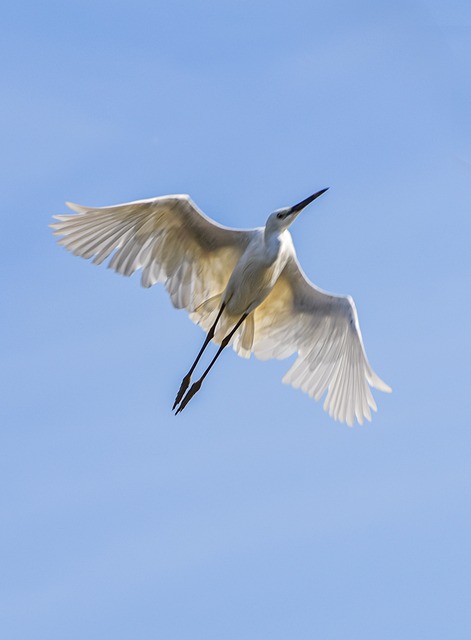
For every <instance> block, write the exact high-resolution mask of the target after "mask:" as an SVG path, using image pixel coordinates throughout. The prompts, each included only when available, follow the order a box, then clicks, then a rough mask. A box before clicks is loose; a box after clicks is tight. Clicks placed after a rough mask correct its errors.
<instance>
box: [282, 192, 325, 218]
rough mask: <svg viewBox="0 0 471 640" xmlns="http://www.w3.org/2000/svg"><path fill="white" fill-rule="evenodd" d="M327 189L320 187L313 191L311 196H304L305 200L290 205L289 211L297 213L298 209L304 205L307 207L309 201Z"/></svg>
mask: <svg viewBox="0 0 471 640" xmlns="http://www.w3.org/2000/svg"><path fill="white" fill-rule="evenodd" d="M328 188H329V187H327V189H328ZM327 189H321V190H320V191H318V192H317V193H314V194H313V195H312V196H309V198H306V199H305V200H302V201H301V202H298V204H295V205H294V207H291V211H290V213H299V211H301V210H302V209H304V207H307V205H308V204H311V202H312V201H313V200H315V199H316V198H318V197H319V196H321V195H322V194H323V193H325V192H326V191H327Z"/></svg>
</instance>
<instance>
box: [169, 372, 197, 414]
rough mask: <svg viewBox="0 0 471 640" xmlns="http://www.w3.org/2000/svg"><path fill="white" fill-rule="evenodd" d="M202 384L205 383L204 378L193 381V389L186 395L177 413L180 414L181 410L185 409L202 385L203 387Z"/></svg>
mask: <svg viewBox="0 0 471 640" xmlns="http://www.w3.org/2000/svg"><path fill="white" fill-rule="evenodd" d="M202 384H203V381H202V380H197V381H196V382H194V383H193V385H192V386H191V389H190V390H189V391H188V393H187V394H186V396H185V397H184V398H183V400H182V403H181V405H180V406H179V407H178V409H177V410H176V411H175V415H178V414H179V413H180V411H183V409H184V408H185V407H186V405H187V404H188V403H189V402H190V400H191V399H192V397H193V396H194V395H195V393H196V392H197V391H199V390H200V387H201V385H202Z"/></svg>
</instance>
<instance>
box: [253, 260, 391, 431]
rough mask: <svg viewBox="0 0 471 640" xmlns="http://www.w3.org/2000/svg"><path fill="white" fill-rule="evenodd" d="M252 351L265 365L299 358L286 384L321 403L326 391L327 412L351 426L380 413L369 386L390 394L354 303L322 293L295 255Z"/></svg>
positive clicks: (258, 313)
mask: <svg viewBox="0 0 471 640" xmlns="http://www.w3.org/2000/svg"><path fill="white" fill-rule="evenodd" d="M253 351H254V353H255V355H256V356H257V357H258V358H260V359H262V360H263V359H269V358H286V357H288V356H290V355H292V354H293V353H297V354H298V357H297V359H296V360H295V362H294V364H293V366H292V367H291V368H290V369H289V371H288V372H287V373H286V375H285V376H284V378H283V382H286V383H289V384H292V385H293V386H294V387H296V388H301V389H302V390H303V391H305V392H306V393H308V394H309V395H310V396H311V397H314V398H315V399H316V400H319V399H320V398H321V396H322V395H323V394H324V392H325V391H327V395H326V398H325V401H324V409H325V410H326V411H328V412H329V414H330V415H331V416H332V417H333V418H334V419H335V420H340V421H341V422H347V424H349V425H350V426H352V425H353V422H354V419H355V417H356V419H357V420H358V422H359V423H360V424H362V423H363V419H364V418H367V419H368V420H371V412H370V408H371V409H373V410H375V411H376V403H375V401H374V399H373V396H372V394H371V390H370V386H371V387H375V388H376V389H380V390H381V391H386V392H390V391H391V389H390V387H388V385H387V384H385V383H384V382H383V381H382V380H381V379H380V378H379V377H378V376H377V375H376V374H375V373H374V371H373V370H372V368H371V366H370V364H369V362H368V359H367V357H366V353H365V349H364V346H363V340H362V337H361V332H360V325H359V323H358V315H357V311H356V308H355V303H354V302H353V299H352V298H351V297H350V296H336V295H331V294H328V293H326V292H324V291H322V290H321V289H318V288H317V287H316V286H314V285H313V284H312V283H311V282H309V281H308V280H307V278H306V276H305V275H304V273H303V272H302V270H301V267H300V265H299V263H298V261H297V259H296V257H295V256H294V255H293V256H292V257H291V258H290V259H289V261H288V263H287V265H286V267H285V268H284V270H283V272H282V274H281V276H280V278H279V279H278V281H277V283H276V285H275V287H274V289H273V290H272V292H271V293H270V295H269V296H268V297H267V298H266V300H265V301H264V302H263V303H262V304H261V305H260V306H259V307H258V308H257V309H256V310H255V335H254V343H253Z"/></svg>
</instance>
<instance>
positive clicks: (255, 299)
mask: <svg viewBox="0 0 471 640" xmlns="http://www.w3.org/2000/svg"><path fill="white" fill-rule="evenodd" d="M293 250H294V247H293V241H292V239H291V234H290V232H289V231H288V230H285V231H282V233H280V234H277V233H275V232H274V231H273V232H271V233H267V231H266V230H265V229H264V228H260V229H255V230H254V231H253V232H252V234H251V239H250V241H249V244H248V245H247V248H246V250H245V251H244V253H243V254H242V256H241V257H240V259H239V261H238V262H237V264H236V266H235V268H234V271H233V272H232V274H231V277H230V278H229V282H228V283H227V286H226V288H225V290H224V294H223V297H222V299H223V301H224V302H225V303H226V307H225V310H226V311H227V313H229V314H230V315H233V316H241V315H242V314H243V313H250V312H251V311H253V310H254V309H255V308H256V307H258V305H259V304H260V303H261V302H263V300H265V298H266V297H267V296H268V294H269V293H270V292H271V290H272V289H273V287H274V286H275V283H276V281H277V280H278V278H279V277H280V275H281V272H282V271H283V269H284V267H285V264H286V261H287V260H288V258H289V256H290V251H293Z"/></svg>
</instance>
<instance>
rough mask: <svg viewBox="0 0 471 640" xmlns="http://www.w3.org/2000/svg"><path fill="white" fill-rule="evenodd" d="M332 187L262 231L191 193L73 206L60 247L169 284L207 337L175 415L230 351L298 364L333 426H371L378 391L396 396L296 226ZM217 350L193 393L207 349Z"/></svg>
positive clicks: (60, 226) (145, 280) (298, 377)
mask: <svg viewBox="0 0 471 640" xmlns="http://www.w3.org/2000/svg"><path fill="white" fill-rule="evenodd" d="M326 191H327V189H322V190H321V191H317V192H316V193H314V194H313V195H311V196H309V197H308V198H306V199H305V200H302V201H301V202H299V203H298V204H296V205H294V206H291V207H286V208H283V209H278V210H277V211H275V212H274V213H272V214H271V215H270V216H269V217H268V219H267V221H266V224H265V226H264V227H259V228H256V229H246V230H245V229H232V228H229V227H226V226H223V225H221V224H218V223H217V222H215V221H214V220H211V219H210V218H209V217H208V216H206V215H205V214H204V213H203V212H202V211H201V210H200V209H199V208H198V207H197V206H196V205H195V203H194V202H193V201H192V200H191V198H190V197H189V196H187V195H169V196H161V197H157V198H150V199H148V200H137V201H135V202H128V203H124V204H118V205H115V206H110V207H100V208H91V207H84V206H81V205H77V204H72V203H67V205H68V206H69V208H70V209H72V210H73V211H75V212H76V214H72V215H58V216H54V218H55V219H57V220H58V222H56V223H54V224H52V225H51V227H52V228H53V229H54V234H55V235H57V236H61V239H60V240H59V243H60V244H62V245H64V246H65V247H66V248H67V249H68V250H69V251H71V252H72V253H73V254H75V255H78V256H81V257H82V258H93V262H94V263H95V264H100V263H102V262H103V261H104V260H105V259H106V258H108V257H109V256H110V255H111V254H112V257H111V260H110V262H109V265H108V266H109V267H110V268H111V269H114V270H115V271H117V272H118V273H121V274H123V275H125V276H130V275H131V274H133V273H134V272H135V271H137V270H139V269H141V270H142V285H143V286H144V287H151V286H152V285H153V284H155V283H157V282H163V283H164V284H165V287H166V289H167V291H168V293H169V294H170V298H171V300H172V303H173V305H174V306H175V307H176V308H178V309H182V308H183V309H186V310H187V311H188V312H189V314H190V318H191V320H192V321H193V322H195V323H196V324H198V325H200V326H201V327H202V328H203V329H204V330H205V331H206V333H207V335H206V339H205V341H204V343H203V346H202V347H201V350H200V351H199V353H198V355H197V357H196V359H195V361H194V362H193V364H192V366H191V368H190V370H189V371H188V373H187V375H186V376H185V377H184V378H183V381H182V383H181V386H180V389H179V391H178V393H177V397H176V399H175V402H174V405H173V409H174V410H175V409H176V413H179V412H180V411H182V410H183V409H184V408H185V407H186V405H187V404H188V402H189V401H190V400H191V398H192V397H193V396H194V395H195V393H196V392H197V391H198V390H199V389H200V387H201V385H202V383H203V381H204V379H205V378H206V376H207V375H208V373H209V371H210V370H211V369H212V367H213V366H214V363H215V362H216V360H217V358H218V357H219V355H220V354H221V352H222V351H223V349H224V348H225V347H226V346H227V345H228V344H232V347H233V349H234V351H235V352H236V353H237V354H238V355H239V356H242V357H244V358H248V357H250V355H251V354H252V353H254V354H255V356H256V357H257V358H260V359H262V360H267V359H269V358H287V357H289V356H291V355H292V354H294V353H296V354H297V358H296V359H295V361H294V363H293V365H292V366H291V368H290V369H289V370H288V372H287V373H286V375H285V376H284V378H283V382H285V383H288V384H291V385H293V387H295V388H301V389H302V390H303V391H305V392H306V393H308V394H309V395H310V396H311V397H313V398H315V399H316V400H319V399H320V398H321V397H322V396H323V395H324V393H325V392H327V393H326V397H325V400H324V409H325V410H326V411H328V413H329V415H330V416H331V417H332V418H334V419H335V420H339V421H341V422H346V423H347V424H348V425H350V426H352V425H353V423H354V421H355V418H356V420H357V421H358V422H359V423H360V424H362V423H363V420H364V418H366V419H367V420H371V411H370V409H373V410H374V411H376V403H375V400H374V398H373V395H372V393H371V389H370V387H374V388H376V389H379V390H381V391H385V392H390V391H391V389H390V387H389V386H388V385H387V384H385V383H384V382H383V381H382V380H381V379H380V378H379V377H378V376H377V375H376V373H375V372H374V371H373V369H372V368H371V366H370V364H369V362H368V359H367V357H366V353H365V348H364V346H363V340H362V336H361V332H360V325H359V323H358V315H357V311H356V307H355V303H354V302H353V299H352V298H351V297H350V296H339V295H334V294H331V293H327V292H326V291H323V290H322V289H319V288H318V287H316V286H315V285H314V284H312V282H310V281H309V280H308V279H307V277H306V276H305V274H304V272H303V270H302V269H301V266H300V264H299V262H298V260H297V258H296V252H295V250H294V246H293V240H292V238H291V234H290V232H289V231H288V227H289V226H290V225H291V224H292V222H293V221H294V220H295V219H296V217H297V216H298V215H299V213H300V212H301V211H302V210H303V209H304V208H305V207H306V206H307V205H309V204H310V203H311V202H312V201H313V200H315V199H316V198H318V197H319V196H321V195H322V194H323V193H325V192H326ZM211 341H213V342H215V343H216V345H219V348H218V350H217V352H216V355H215V356H214V358H213V359H212V360H211V362H210V364H209V365H208V367H207V368H206V370H205V371H204V372H203V374H202V376H201V377H200V378H199V379H198V380H197V381H196V382H194V383H193V385H192V386H191V387H190V383H191V379H192V376H193V373H194V371H195V369H196V367H197V364H198V362H199V360H200V358H201V356H202V354H203V352H204V351H205V349H206V347H207V346H208V344H209V343H210V342H211Z"/></svg>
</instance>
